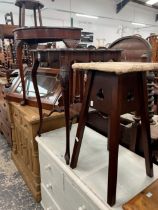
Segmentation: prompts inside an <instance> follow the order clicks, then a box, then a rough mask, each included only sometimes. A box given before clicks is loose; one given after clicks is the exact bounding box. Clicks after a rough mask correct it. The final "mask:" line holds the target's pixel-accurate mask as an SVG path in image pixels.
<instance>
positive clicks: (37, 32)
mask: <svg viewBox="0 0 158 210" xmlns="http://www.w3.org/2000/svg"><path fill="white" fill-rule="evenodd" d="M81 30H82V29H81V28H71V27H65V28H64V27H47V26H40V27H26V28H18V29H16V30H14V38H15V40H16V41H17V61H18V64H19V69H20V77H21V83H22V89H23V101H22V102H21V104H22V105H25V104H26V93H25V89H26V88H25V80H24V69H23V63H22V50H23V44H24V43H27V44H28V45H36V44H38V43H46V42H53V41H64V42H67V41H69V42H71V40H72V42H73V41H74V40H75V41H76V42H79V40H80V37H81Z"/></svg>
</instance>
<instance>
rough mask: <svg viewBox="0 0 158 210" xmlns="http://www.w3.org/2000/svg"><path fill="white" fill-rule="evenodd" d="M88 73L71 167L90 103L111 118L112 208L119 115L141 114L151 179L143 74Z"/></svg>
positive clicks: (148, 173) (114, 191)
mask: <svg viewBox="0 0 158 210" xmlns="http://www.w3.org/2000/svg"><path fill="white" fill-rule="evenodd" d="M88 74H89V76H88V85H87V86H86V91H85V95H84V100H83V105H82V108H81V114H80V117H79V125H78V129H77V134H76V139H75V144H74V149H73V154H72V159H71V164H70V166H71V168H75V167H76V166H77V161H78V157H79V152H80V148H81V142H82V137H83V132H84V128H85V123H86V120H87V114H88V108H89V104H90V101H93V104H94V107H95V108H96V109H97V110H98V111H100V112H102V113H104V114H108V115H109V118H110V126H109V140H108V143H109V144H108V149H109V168H108V190H107V192H108V194H107V202H108V204H109V205H110V206H113V205H114V204H115V201H116V186H117V168H118V148H119V134H120V115H122V114H124V113H128V112H132V111H137V112H139V113H141V122H142V133H143V134H142V136H143V143H144V154H145V163H146V173H147V175H148V176H150V177H152V176H153V164H152V156H151V146H150V145H151V139H150V124H149V117H148V111H147V105H148V98H147V87H146V74H145V73H144V72H130V73H125V74H120V75H116V74H115V73H107V72H99V71H94V70H93V71H90V70H89V71H88ZM105 84H106V85H105Z"/></svg>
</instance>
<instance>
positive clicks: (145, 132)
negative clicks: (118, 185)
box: [139, 73, 153, 177]
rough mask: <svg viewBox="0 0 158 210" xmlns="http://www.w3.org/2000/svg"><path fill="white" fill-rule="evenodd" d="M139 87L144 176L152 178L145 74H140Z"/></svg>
mask: <svg viewBox="0 0 158 210" xmlns="http://www.w3.org/2000/svg"><path fill="white" fill-rule="evenodd" d="M139 81H140V82H141V85H140V86H139V87H140V90H139V99H140V101H139V104H143V106H142V107H140V115H141V124H142V138H143V147H144V157H145V164H146V174H147V175H148V176H149V177H153V163H152V153H151V134H150V121H149V113H148V98H147V95H148V94H147V86H146V82H147V81H146V74H145V73H141V74H140V80H139Z"/></svg>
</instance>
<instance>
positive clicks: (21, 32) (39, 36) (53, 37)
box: [14, 26, 82, 44]
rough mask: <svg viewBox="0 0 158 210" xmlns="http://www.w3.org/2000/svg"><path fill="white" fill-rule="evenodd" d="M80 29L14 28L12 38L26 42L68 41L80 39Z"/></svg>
mask: <svg viewBox="0 0 158 210" xmlns="http://www.w3.org/2000/svg"><path fill="white" fill-rule="evenodd" d="M81 30H82V28H74V27H47V26H39V27H24V28H18V29H15V30H14V38H15V39H16V40H22V41H24V42H27V43H28V44H37V43H44V42H51V41H64V42H67V43H68V42H71V41H75V40H80V38H81ZM65 44H66V43H65ZM68 44H69V43H68ZM70 44H71V43H70Z"/></svg>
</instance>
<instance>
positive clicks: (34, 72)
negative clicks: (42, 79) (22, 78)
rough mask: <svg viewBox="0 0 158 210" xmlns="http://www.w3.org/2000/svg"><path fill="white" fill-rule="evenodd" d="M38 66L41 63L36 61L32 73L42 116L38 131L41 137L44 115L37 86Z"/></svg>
mask: <svg viewBox="0 0 158 210" xmlns="http://www.w3.org/2000/svg"><path fill="white" fill-rule="evenodd" d="M38 66H39V61H38V60H35V62H34V64H33V68H32V72H31V76H32V82H33V86H34V89H35V94H36V99H37V105H38V110H39V116H40V123H39V129H38V132H37V133H38V135H39V136H40V135H41V129H42V123H43V113H42V103H41V97H40V93H39V89H38V84H37V70H38Z"/></svg>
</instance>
